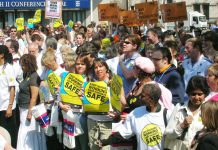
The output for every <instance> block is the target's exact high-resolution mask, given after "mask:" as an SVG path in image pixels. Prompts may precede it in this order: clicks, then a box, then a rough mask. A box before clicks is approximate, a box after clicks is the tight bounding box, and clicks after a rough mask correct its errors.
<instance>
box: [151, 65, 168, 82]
mask: <svg viewBox="0 0 218 150" xmlns="http://www.w3.org/2000/svg"><path fill="white" fill-rule="evenodd" d="M170 68H171V66H170V67H169V68H168V69H167V70H165V71H164V72H163V73H162V75H161V76H160V78H159V80H158V81H157V82H158V83H160V81H161V79H162V78H163V76H164V74H165V73H166V72H167V71H168V70H169V69H170ZM154 80H155V81H156V77H155V78H154Z"/></svg>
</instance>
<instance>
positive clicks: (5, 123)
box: [0, 45, 17, 147]
mask: <svg viewBox="0 0 218 150" xmlns="http://www.w3.org/2000/svg"><path fill="white" fill-rule="evenodd" d="M12 64H13V58H12V54H10V53H9V50H8V48H7V47H6V46H5V45H0V89H1V92H0V126H2V127H4V128H5V129H6V130H8V132H9V133H10V135H11V136H12V146H13V147H16V143H17V125H16V115H15V114H16V113H15V106H16V102H14V96H15V75H14V70H13V66H12Z"/></svg>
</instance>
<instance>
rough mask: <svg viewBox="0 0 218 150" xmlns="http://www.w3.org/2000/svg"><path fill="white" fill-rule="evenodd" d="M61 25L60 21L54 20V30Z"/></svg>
mask: <svg viewBox="0 0 218 150" xmlns="http://www.w3.org/2000/svg"><path fill="white" fill-rule="evenodd" d="M62 25H63V21H62V19H54V24H53V27H54V28H59V27H60V26H62Z"/></svg>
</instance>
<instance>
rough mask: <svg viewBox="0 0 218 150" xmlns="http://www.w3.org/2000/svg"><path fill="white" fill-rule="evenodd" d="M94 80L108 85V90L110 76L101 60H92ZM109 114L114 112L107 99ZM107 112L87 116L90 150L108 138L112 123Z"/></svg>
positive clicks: (110, 116) (111, 114)
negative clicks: (99, 141)
mask: <svg viewBox="0 0 218 150" xmlns="http://www.w3.org/2000/svg"><path fill="white" fill-rule="evenodd" d="M93 65H94V78H93V79H92V80H93V81H104V82H105V83H106V84H107V85H108V90H109V86H110V82H111V78H112V74H111V72H110V70H109V68H108V65H107V63H106V62H105V61H104V60H102V59H99V58H97V59H95V60H94V63H93ZM121 93H123V95H122V94H121V104H123V103H124V100H123V98H124V91H123V90H121ZM108 105H109V112H111V111H114V110H113V108H112V107H111V101H110V98H109V104H108ZM107 113H108V112H105V113H102V112H99V113H89V112H87V114H88V116H87V117H88V120H87V124H88V134H89V146H90V149H91V150H99V149H100V148H99V146H98V144H97V143H96V141H98V140H102V139H107V138H108V136H109V135H110V134H111V129H112V121H113V117H114V116H113V113H109V116H108V115H107ZM108 149H109V146H106V147H104V148H103V150H108Z"/></svg>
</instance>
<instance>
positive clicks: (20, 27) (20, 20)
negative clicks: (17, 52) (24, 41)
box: [16, 18, 24, 31]
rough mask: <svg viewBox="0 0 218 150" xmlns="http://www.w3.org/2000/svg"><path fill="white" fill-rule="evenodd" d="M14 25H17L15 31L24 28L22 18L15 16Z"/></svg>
mask: <svg viewBox="0 0 218 150" xmlns="http://www.w3.org/2000/svg"><path fill="white" fill-rule="evenodd" d="M16 25H17V31H22V30H24V18H17V19H16Z"/></svg>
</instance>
